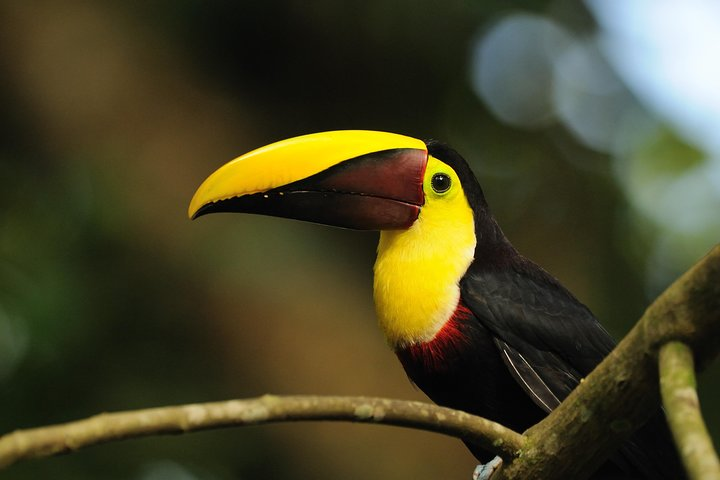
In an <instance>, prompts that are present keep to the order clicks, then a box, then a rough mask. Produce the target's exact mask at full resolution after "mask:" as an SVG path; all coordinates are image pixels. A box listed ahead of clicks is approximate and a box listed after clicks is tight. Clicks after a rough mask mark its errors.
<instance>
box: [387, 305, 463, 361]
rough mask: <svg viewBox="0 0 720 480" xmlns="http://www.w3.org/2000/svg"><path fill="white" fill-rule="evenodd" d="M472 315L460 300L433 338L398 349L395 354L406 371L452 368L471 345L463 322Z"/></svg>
mask: <svg viewBox="0 0 720 480" xmlns="http://www.w3.org/2000/svg"><path fill="white" fill-rule="evenodd" d="M470 317H472V312H471V311H470V310H468V309H467V307H465V305H463V304H462V302H458V306H457V307H456V308H455V312H453V314H452V316H451V317H450V319H449V320H448V321H447V322H445V325H443V327H442V328H441V329H440V330H439V331H438V332H437V333H436V334H435V336H434V337H433V339H432V340H430V341H429V342H425V343H417V344H413V345H409V346H407V347H404V348H401V349H398V350H397V351H396V352H395V354H396V355H397V356H398V359H400V362H401V363H402V364H403V367H404V368H405V371H407V372H409V371H411V370H414V369H417V368H420V369H422V370H423V371H426V372H430V371H432V372H441V371H445V370H448V369H452V368H453V364H454V363H455V360H456V359H458V358H459V355H460V353H461V352H462V351H463V350H465V349H466V348H467V347H468V346H469V342H468V339H467V337H466V336H465V334H464V333H463V324H464V323H465V322H466V321H467V320H468V319H469V318H470Z"/></svg>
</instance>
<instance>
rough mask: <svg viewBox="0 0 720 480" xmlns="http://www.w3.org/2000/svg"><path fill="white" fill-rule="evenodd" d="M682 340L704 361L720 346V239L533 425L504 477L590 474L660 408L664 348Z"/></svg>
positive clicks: (499, 475) (559, 476)
mask: <svg viewBox="0 0 720 480" xmlns="http://www.w3.org/2000/svg"><path fill="white" fill-rule="evenodd" d="M674 340H678V341H682V342H684V343H685V344H687V345H688V346H689V347H690V348H692V350H693V351H694V352H695V358H696V360H697V363H698V365H701V366H702V365H706V364H708V363H709V362H710V361H711V360H712V359H713V358H714V357H715V356H716V355H717V354H718V352H719V351H720V246H716V247H715V248H713V249H712V250H711V251H710V253H709V254H708V255H707V256H706V257H704V258H703V259H701V260H700V261H699V262H698V263H697V264H696V265H695V266H693V267H692V268H691V269H690V270H688V271H687V272H686V273H685V274H683V275H682V276H681V277H680V278H679V279H678V280H676V281H675V282H674V283H673V284H672V285H671V286H670V287H669V288H668V289H667V290H666V291H665V292H663V293H662V295H660V297H658V298H657V300H656V301H655V302H653V303H652V305H650V307H648V309H647V310H646V311H645V313H644V315H643V316H642V318H641V319H640V321H639V322H638V323H637V325H635V327H634V328H633V329H632V330H631V331H630V333H628V335H627V336H626V337H625V338H624V339H623V340H622V341H621V342H620V343H619V344H618V346H617V347H616V348H615V349H614V350H613V351H612V352H611V353H610V355H608V357H607V358H606V359H605V360H603V361H602V362H601V363H600V365H598V366H597V367H596V368H595V370H594V371H593V372H592V373H591V374H590V375H588V377H587V378H586V379H585V380H584V381H583V382H582V383H581V384H580V385H578V387H577V388H576V389H575V390H573V391H572V392H571V393H570V395H569V396H568V398H567V399H566V400H565V401H564V402H563V403H562V404H561V405H560V406H558V408H556V409H555V410H554V411H553V412H552V413H550V414H549V415H548V416H547V417H546V418H545V419H544V420H543V421H542V422H540V423H538V424H537V425H535V426H533V427H532V428H530V429H529V430H528V431H527V432H525V436H526V437H527V443H526V446H525V448H523V450H522V452H521V454H520V456H519V457H518V458H517V459H516V460H515V461H513V462H511V464H509V465H504V467H503V468H502V469H501V470H500V471H499V472H498V475H497V478H498V479H510V478H543V479H547V480H551V479H563V478H577V479H582V478H587V477H588V476H589V475H590V474H591V473H592V472H593V471H595V470H596V469H597V468H598V467H599V466H600V465H601V464H602V463H603V462H605V460H606V459H607V458H608V457H609V456H610V454H612V452H613V451H614V450H615V449H616V448H617V445H619V444H620V443H622V442H623V441H624V440H626V439H627V438H628V437H629V436H630V435H631V434H632V433H633V432H634V431H635V430H637V429H638V428H639V427H640V426H642V425H643V424H644V423H645V422H646V421H647V420H648V419H649V418H650V416H651V415H653V414H654V413H655V412H656V411H657V409H658V408H659V405H660V398H659V396H660V393H659V386H658V364H657V360H658V351H659V349H660V347H661V346H662V345H664V344H666V343H668V342H671V341H674ZM493 480H495V477H493Z"/></svg>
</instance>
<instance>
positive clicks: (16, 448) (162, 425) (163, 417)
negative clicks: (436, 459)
mask: <svg viewBox="0 0 720 480" xmlns="http://www.w3.org/2000/svg"><path fill="white" fill-rule="evenodd" d="M299 420H340V421H350V422H362V423H377V424H386V425H395V426H402V427H409V428H416V429H421V430H428V431H432V432H437V433H442V434H445V435H450V436H454V437H458V438H462V439H464V440H469V441H472V442H474V443H477V445H478V446H480V447H481V448H484V449H486V450H489V451H491V452H493V453H495V454H496V455H500V456H501V457H503V458H504V459H506V460H509V459H510V458H512V457H513V456H514V455H516V453H517V451H518V450H519V449H520V448H521V446H522V441H523V437H522V435H520V434H518V433H516V432H514V431H512V430H510V429H508V428H506V427H503V426H502V425H499V424H497V423H495V422H492V421H490V420H486V419H484V418H480V417H476V416H473V415H469V414H467V413H464V412H460V411H457V410H452V409H449V408H444V407H438V406H436V405H431V404H428V403H422V402H410V401H402V400H389V399H382V398H369V397H323V396H273V395H265V396H262V397H259V398H254V399H247V400H229V401H226V402H215V403H198V404H192V405H180V406H172V407H160V408H151V409H146V410H135V411H128V412H117V413H103V414H100V415H96V416H94V417H90V418H87V419H84V420H78V421H75V422H70V423H65V424H61V425H53V426H49V427H40V428H33V429H28V430H18V431H15V432H13V433H9V434H7V435H4V436H2V437H0V469H1V468H5V467H8V466H10V465H12V464H13V463H16V462H18V461H20V460H25V459H30V458H38V457H47V456H51V455H57V454H60V453H67V452H71V451H75V450H79V449H81V448H85V447H88V446H91V445H97V444H100V443H106V442H110V441H115V440H122V439H128V438H137V437H143V436H149V435H158V434H176V433H185V432H192V431H196V430H207V429H211V428H221V427H231V426H244V425H257V424H262V423H271V422H282V421H299Z"/></svg>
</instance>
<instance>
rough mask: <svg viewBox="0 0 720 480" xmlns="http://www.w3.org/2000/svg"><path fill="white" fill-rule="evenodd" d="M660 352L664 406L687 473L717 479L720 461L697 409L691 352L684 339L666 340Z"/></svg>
mask: <svg viewBox="0 0 720 480" xmlns="http://www.w3.org/2000/svg"><path fill="white" fill-rule="evenodd" d="M659 356H660V361H659V364H660V393H661V395H662V400H663V406H664V407H665V412H666V414H667V418H668V423H669V424H670V429H671V430H672V433H673V437H674V438H675V443H676V444H677V445H678V451H679V452H680V459H681V460H682V462H683V465H684V466H685V470H686V471H687V472H688V477H689V478H690V479H691V480H700V479H702V480H720V461H719V460H718V457H717V453H715V449H714V448H713V442H712V439H711V438H710V434H709V433H708V431H707V427H706V426H705V422H704V421H703V418H702V414H701V413H700V401H699V400H698V395H697V391H696V389H695V369H694V367H693V363H694V362H693V353H692V351H691V350H690V348H689V347H688V346H687V345H685V344H684V343H681V342H669V343H667V344H665V345H663V346H662V348H660V354H659Z"/></svg>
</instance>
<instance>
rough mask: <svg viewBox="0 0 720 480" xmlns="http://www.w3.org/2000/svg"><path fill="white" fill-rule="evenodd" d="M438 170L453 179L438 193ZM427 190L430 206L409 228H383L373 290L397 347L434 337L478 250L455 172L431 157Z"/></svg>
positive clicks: (380, 319) (382, 324) (385, 328)
mask: <svg viewBox="0 0 720 480" xmlns="http://www.w3.org/2000/svg"><path fill="white" fill-rule="evenodd" d="M438 174H440V175H442V174H444V175H447V176H449V177H450V187H449V188H448V189H447V191H444V192H443V191H440V192H438V191H436V189H435V187H434V186H435V184H434V183H433V182H434V180H433V179H434V178H435V180H437V175H438ZM423 191H424V193H425V204H424V205H423V206H422V208H421V210H420V216H419V217H418V219H417V220H416V221H415V223H414V224H413V225H412V226H411V227H410V228H409V229H407V230H390V231H383V232H380V244H379V245H378V255H377V260H376V261H375V268H374V271H375V278H374V285H373V287H374V288H373V292H374V297H375V308H376V310H377V315H378V322H379V324H380V328H381V329H382V331H383V333H384V334H385V338H386V339H387V341H388V343H389V344H390V346H391V347H393V348H402V347H405V346H408V345H413V344H416V343H423V342H426V341H429V340H431V339H432V338H433V337H434V336H435V334H436V333H437V332H438V331H439V330H440V329H441V328H442V326H443V325H444V324H445V322H446V321H447V320H448V319H449V318H450V316H451V315H452V314H453V312H454V311H455V308H456V307H457V304H458V300H459V298H460V287H459V285H458V284H459V282H460V279H461V278H462V277H463V275H464V274H465V272H466V271H467V269H468V267H469V266H470V263H471V262H472V260H473V256H474V253H475V243H476V238H475V224H474V217H473V212H472V209H471V208H470V205H469V204H468V201H467V198H466V196H465V193H464V192H463V189H462V186H461V184H460V179H459V178H458V176H457V174H456V173H455V171H454V170H453V169H452V168H451V167H450V166H448V165H447V164H445V163H443V162H441V161H440V160H438V159H436V158H434V157H432V156H430V157H429V159H428V165H427V168H426V171H425V178H424V180H423Z"/></svg>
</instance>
